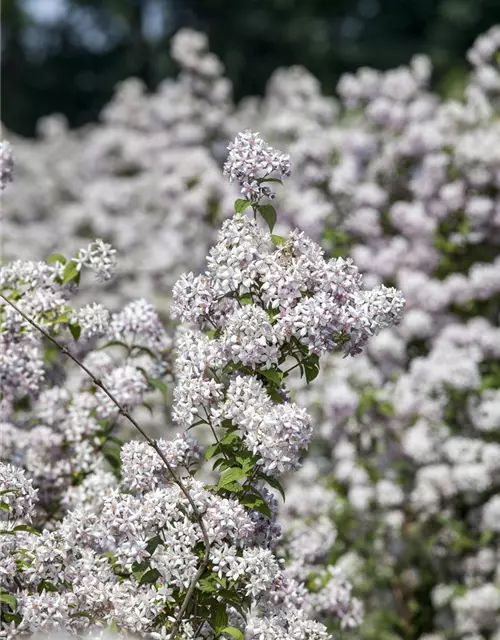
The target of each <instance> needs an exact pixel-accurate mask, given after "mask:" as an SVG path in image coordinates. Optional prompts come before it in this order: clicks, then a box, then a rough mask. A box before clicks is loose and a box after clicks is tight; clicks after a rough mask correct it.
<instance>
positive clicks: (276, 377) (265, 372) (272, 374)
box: [258, 369, 283, 387]
mask: <svg viewBox="0 0 500 640" xmlns="http://www.w3.org/2000/svg"><path fill="white" fill-rule="evenodd" d="M258 373H260V375H262V376H264V378H267V379H268V380H270V381H271V382H273V383H274V384H275V385H276V386H277V387H279V386H280V384H281V381H282V380H283V371H279V370H278V369H258Z"/></svg>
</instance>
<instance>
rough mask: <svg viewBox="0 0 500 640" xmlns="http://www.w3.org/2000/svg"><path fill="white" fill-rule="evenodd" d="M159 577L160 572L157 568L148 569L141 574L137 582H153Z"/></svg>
mask: <svg viewBox="0 0 500 640" xmlns="http://www.w3.org/2000/svg"><path fill="white" fill-rule="evenodd" d="M159 577H160V572H159V571H158V570H157V569H149V570H148V571H146V572H145V573H143V574H142V576H141V578H140V580H139V583H140V584H155V582H156V581H157V580H158V578H159Z"/></svg>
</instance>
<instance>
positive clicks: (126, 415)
mask: <svg viewBox="0 0 500 640" xmlns="http://www.w3.org/2000/svg"><path fill="white" fill-rule="evenodd" d="M0 297H1V298H2V299H3V300H4V301H5V302H6V303H7V304H9V305H10V306H11V307H12V308H13V309H15V310H16V311H17V312H18V313H19V315H21V316H22V317H23V318H24V319H25V320H26V322H28V323H29V324H30V325H31V326H32V327H33V328H34V329H36V330H37V331H39V332H40V333H41V334H42V335H43V336H45V337H46V338H47V340H49V341H50V342H52V344H53V345H54V346H55V347H57V349H59V351H61V353H63V354H64V355H65V356H67V357H68V358H70V360H73V362H74V363H75V364H76V365H77V366H78V367H80V369H82V370H83V371H85V373H86V374H87V375H88V376H89V378H90V379H91V380H92V382H93V383H94V385H95V386H96V387H98V388H99V389H101V391H103V393H105V394H106V395H107V396H108V398H109V399H110V400H111V402H112V403H113V404H114V405H115V406H116V408H117V409H118V412H119V414H120V415H122V416H123V417H124V418H126V419H127V420H128V421H129V422H130V423H131V424H132V425H133V426H134V427H135V429H137V431H138V432H139V433H140V434H141V436H142V437H143V438H144V439H145V440H146V442H147V443H148V444H149V446H150V447H152V448H153V449H154V450H155V451H156V453H157V454H158V455H159V456H160V458H161V460H162V462H163V464H164V465H165V466H166V467H167V469H168V471H169V473H170V475H171V476H172V479H173V481H174V482H175V484H176V485H177V486H178V487H179V489H180V490H181V491H182V493H183V494H184V495H185V496H186V499H187V501H188V502H189V504H190V505H191V508H192V509H193V513H194V517H195V518H196V520H197V521H198V524H199V525H200V529H201V532H202V534H203V540H204V543H205V553H204V556H203V560H202V562H201V564H200V567H199V569H198V571H197V572H196V575H195V576H194V577H193V579H192V580H191V583H190V585H189V587H188V590H187V592H186V595H185V596H184V601H183V603H182V605H181V608H180V611H179V613H178V614H177V616H176V618H175V621H174V625H173V627H172V630H171V633H170V637H169V640H175V636H176V635H177V631H178V629H179V626H180V623H181V621H182V616H183V615H184V613H185V611H186V609H187V607H188V605H189V602H190V600H191V598H192V596H193V593H194V590H195V589H196V585H197V584H198V580H199V579H200V578H201V576H202V575H203V573H204V571H205V569H206V568H207V566H208V563H209V558H210V539H209V537H208V532H207V529H206V527H205V524H204V522H203V518H202V516H201V514H200V512H199V511H198V507H197V506H196V503H195V502H194V500H193V498H192V497H191V494H190V493H189V491H188V489H187V488H186V487H185V486H184V483H183V482H182V480H181V479H180V478H178V477H177V476H176V475H175V472H174V469H173V467H172V465H171V464H170V462H169V461H168V460H167V458H166V456H165V454H164V453H163V451H162V450H161V449H160V447H159V445H158V443H157V442H156V440H153V439H152V438H150V437H149V436H148V434H147V433H146V432H145V431H144V430H143V429H142V427H141V426H140V425H139V424H138V423H137V421H136V420H135V419H134V418H133V417H132V416H131V414H130V412H129V411H128V410H127V409H126V408H125V407H123V406H122V405H121V404H120V402H119V401H118V400H117V399H116V398H115V396H114V395H113V394H112V393H111V391H109V389H108V388H107V387H106V386H105V385H104V384H103V383H102V381H101V380H100V379H99V378H97V377H96V376H95V375H94V374H93V373H92V371H90V369H89V368H88V367H86V366H85V365H84V364H83V362H81V361H80V360H79V359H78V358H77V357H76V356H74V355H73V354H72V353H71V351H69V349H68V348H67V347H66V346H65V345H63V344H61V343H60V342H59V341H58V340H56V339H55V338H53V337H52V336H51V335H50V333H48V331H46V330H45V329H44V328H43V327H41V326H39V325H38V324H37V323H36V322H35V321H34V320H32V319H31V318H30V317H29V316H27V315H26V314H25V313H24V311H22V310H21V309H20V308H19V307H18V306H17V305H16V304H15V303H14V302H12V300H9V299H8V298H7V297H6V296H5V295H4V294H3V293H1V292H0Z"/></svg>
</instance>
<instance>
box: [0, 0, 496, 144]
mask: <svg viewBox="0 0 500 640" xmlns="http://www.w3.org/2000/svg"><path fill="white" fill-rule="evenodd" d="M1 17H2V78H3V82H4V84H3V88H4V91H3V94H2V119H3V121H4V123H5V124H6V125H7V126H8V127H9V128H11V129H12V130H14V131H16V132H19V133H23V134H25V135H32V134H33V133H34V131H35V125H36V120H37V119H38V118H39V117H40V116H41V115H44V114H47V113H52V112H54V111H58V112H61V113H64V114H65V115H66V116H67V117H68V119H69V122H70V123H71V124H72V125H81V124H83V123H85V122H88V121H90V120H94V119H95V118H97V116H98V113H99V111H100V109H101V108H102V106H103V105H104V104H105V103H106V102H107V101H108V100H109V98H110V96H111V94H112V91H113V87H114V85H115V84H116V82H118V81H119V80H122V79H124V78H127V77H129V76H131V75H136V76H139V77H140V78H142V79H143V80H144V81H145V82H146V84H147V85H148V86H149V87H151V88H154V87H155V86H156V85H157V83H158V82H159V81H160V80H161V79H162V78H164V77H166V76H168V75H171V74H172V73H173V71H174V65H173V64H172V61H171V60H170V57H169V55H168V41H169V39H170V37H171V36H172V34H173V33H174V32H175V31H176V30H177V29H178V28H179V27H182V26H189V27H194V28H197V29H202V30H204V31H206V32H207V33H208V35H209V38H210V44H211V48H212V50H213V51H214V52H215V53H217V54H218V55H219V56H220V57H221V58H222V60H223V62H224V63H225V65H226V68H227V71H228V74H229V77H230V78H231V80H232V81H233V83H234V86H235V95H236V97H237V98H239V97H241V96H243V95H246V94H252V93H261V92H262V91H263V90H264V87H265V83H266V81H267V79H268V78H269V76H270V74H271V73H272V72H273V71H274V69H276V68H277V67H279V66H289V65H291V64H303V65H304V66H306V67H307V68H308V69H309V70H310V71H311V72H312V73H313V74H314V75H316V76H317V77H318V78H319V79H320V81H321V82H322V84H323V86H324V89H325V90H326V91H328V92H331V91H333V89H334V86H335V83H336V80H337V79H338V76H339V75H340V74H341V73H342V72H344V71H352V70H354V69H356V68H357V67H359V66H361V65H370V66H373V67H377V68H381V69H385V68H389V67H392V66H395V65H398V64H403V63H406V62H408V60H409V58H410V57H411V55H412V54H414V53H417V52H424V53H428V54H429V55H430V56H431V58H432V59H433V61H434V64H435V66H436V78H437V80H438V82H441V83H446V82H447V79H449V78H453V77H456V76H457V74H458V75H460V72H463V69H464V68H465V67H464V62H463V56H464V53H465V51H466V49H467V48H468V47H469V46H470V45H471V44H472V42H473V40H474V38H475V37H476V36H477V35H478V34H479V33H481V32H482V31H485V30H486V29H487V28H489V27H490V26H492V25H493V24H495V23H496V22H499V21H500V2H499V1H498V0H237V1H235V0H3V3H2V12H1Z"/></svg>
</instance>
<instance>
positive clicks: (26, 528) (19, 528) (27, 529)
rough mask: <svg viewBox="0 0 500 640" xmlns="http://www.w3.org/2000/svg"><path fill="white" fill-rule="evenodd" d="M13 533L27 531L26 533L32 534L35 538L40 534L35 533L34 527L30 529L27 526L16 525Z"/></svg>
mask: <svg viewBox="0 0 500 640" xmlns="http://www.w3.org/2000/svg"><path fill="white" fill-rule="evenodd" d="M14 531H27V532H28V533H33V534H34V535H35V536H39V535H40V532H39V531H37V530H36V529H35V528H34V527H30V525H29V524H18V525H17V526H16V527H14Z"/></svg>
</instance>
